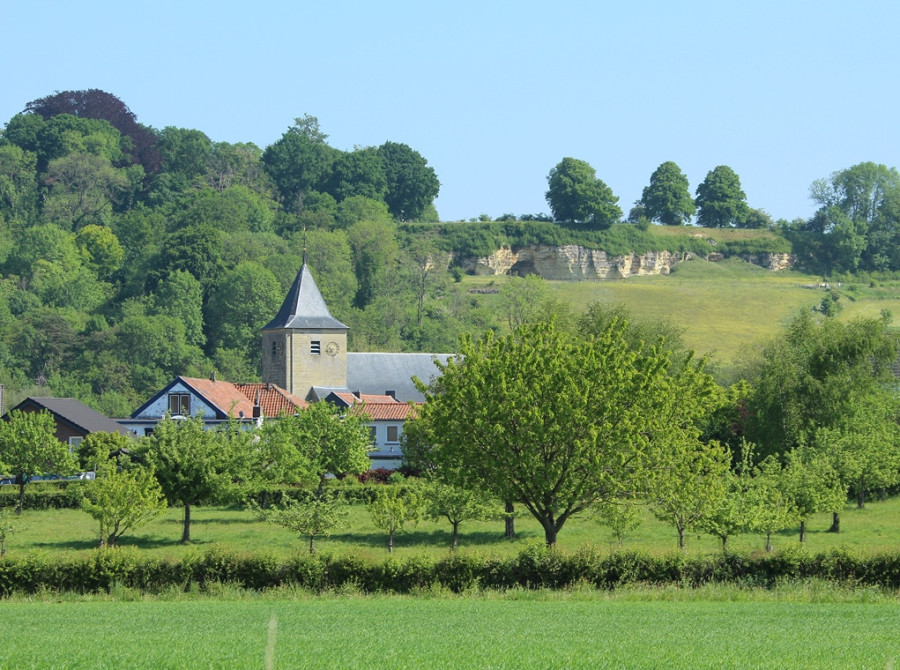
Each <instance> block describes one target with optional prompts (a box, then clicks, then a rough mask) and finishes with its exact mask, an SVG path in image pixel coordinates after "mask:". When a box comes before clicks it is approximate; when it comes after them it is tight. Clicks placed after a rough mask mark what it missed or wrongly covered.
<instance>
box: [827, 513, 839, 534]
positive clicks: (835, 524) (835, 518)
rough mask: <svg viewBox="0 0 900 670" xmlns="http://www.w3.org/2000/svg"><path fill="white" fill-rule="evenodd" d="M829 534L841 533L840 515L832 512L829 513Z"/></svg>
mask: <svg viewBox="0 0 900 670" xmlns="http://www.w3.org/2000/svg"><path fill="white" fill-rule="evenodd" d="M828 532H829V533H840V532H841V514H840V512H832V513H831V528H829V529H828Z"/></svg>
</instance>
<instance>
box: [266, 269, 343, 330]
mask: <svg viewBox="0 0 900 670" xmlns="http://www.w3.org/2000/svg"><path fill="white" fill-rule="evenodd" d="M279 328H334V329H343V330H349V328H348V326H345V325H344V324H343V323H341V322H340V321H338V320H337V319H335V318H334V317H333V316H331V312H329V311H328V305H326V304H325V300H324V299H323V298H322V294H321V293H320V292H319V287H318V286H316V282H315V280H314V279H313V277H312V274H311V273H310V271H309V268H308V267H307V265H306V263H304V264H303V267H301V268H300V272H298V273H297V278H296V279H295V280H294V283H293V285H292V286H291V290H290V291H288V294H287V297H286V298H285V299H284V302H283V303H282V305H281V309H279V310H278V314H276V315H275V318H274V319H272V320H271V321H270V322H269V323H268V324H267V325H266V326H265V327H264V328H263V330H277V329H279Z"/></svg>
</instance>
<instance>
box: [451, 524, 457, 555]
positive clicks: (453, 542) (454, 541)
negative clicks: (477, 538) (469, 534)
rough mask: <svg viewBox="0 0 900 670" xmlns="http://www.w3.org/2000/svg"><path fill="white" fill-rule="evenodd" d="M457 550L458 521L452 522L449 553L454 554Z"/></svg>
mask: <svg viewBox="0 0 900 670" xmlns="http://www.w3.org/2000/svg"><path fill="white" fill-rule="evenodd" d="M457 549H459V521H454V522H453V537H452V538H451V542H450V551H452V552H453V553H456V550H457Z"/></svg>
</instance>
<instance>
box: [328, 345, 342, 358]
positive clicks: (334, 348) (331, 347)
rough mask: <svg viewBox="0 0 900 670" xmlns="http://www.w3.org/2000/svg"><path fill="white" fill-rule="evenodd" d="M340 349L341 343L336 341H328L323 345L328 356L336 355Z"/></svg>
mask: <svg viewBox="0 0 900 670" xmlns="http://www.w3.org/2000/svg"><path fill="white" fill-rule="evenodd" d="M340 350H341V345H339V344H338V343H337V342H329V343H328V346H326V347H325V353H326V354H328V355H329V356H337V355H338V353H339V352H340Z"/></svg>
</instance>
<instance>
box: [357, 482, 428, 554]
mask: <svg viewBox="0 0 900 670" xmlns="http://www.w3.org/2000/svg"><path fill="white" fill-rule="evenodd" d="M366 508H367V509H368V510H369V515H370V516H371V517H372V523H374V524H375V526H376V527H377V528H379V529H381V530H383V531H384V532H386V533H387V534H388V553H389V554H392V553H394V535H395V534H396V533H397V531H402V530H403V529H404V527H406V524H408V523H418V521H419V515H420V514H421V511H422V498H421V496H420V493H419V491H417V490H415V489H413V488H412V487H410V486H408V485H405V484H399V483H395V484H389V485H387V486H383V487H381V488H380V489H379V490H378V493H376V495H375V499H374V500H373V501H372V502H370V503H368V504H367V505H366Z"/></svg>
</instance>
